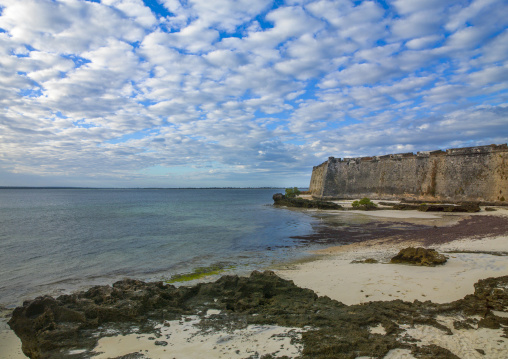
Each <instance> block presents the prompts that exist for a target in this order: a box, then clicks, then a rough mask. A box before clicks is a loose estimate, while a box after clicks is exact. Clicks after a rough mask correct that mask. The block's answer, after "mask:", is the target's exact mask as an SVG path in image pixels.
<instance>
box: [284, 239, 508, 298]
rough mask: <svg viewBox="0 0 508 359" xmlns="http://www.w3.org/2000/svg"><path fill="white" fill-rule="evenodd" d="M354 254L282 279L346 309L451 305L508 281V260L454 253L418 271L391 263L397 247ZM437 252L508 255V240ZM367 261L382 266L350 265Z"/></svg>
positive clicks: (305, 267) (298, 270) (468, 243)
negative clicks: (483, 284) (479, 286)
mask: <svg viewBox="0 0 508 359" xmlns="http://www.w3.org/2000/svg"><path fill="white" fill-rule="evenodd" d="M403 246H404V247H406V246H407V243H405V244H404V245H403ZM345 247H349V246H345ZM351 248H354V250H351V251H347V248H344V249H343V251H342V252H338V253H336V254H334V255H332V256H325V257H323V258H322V259H320V260H316V261H313V262H309V263H304V264H301V265H299V266H297V268H296V270H279V271H277V274H278V275H280V276H281V277H282V278H285V279H290V280H293V281H294V282H295V284H296V285H298V286H300V287H304V288H309V289H312V290H314V291H315V292H316V293H317V294H318V295H326V296H328V297H330V298H332V299H336V300H338V301H340V302H342V303H344V304H347V305H351V304H359V303H364V302H370V301H378V300H392V299H402V300H406V301H411V302H412V301H413V300H415V299H418V300H421V301H426V300H431V301H433V302H436V303H447V302H451V301H454V300H457V299H461V298H463V297H464V296H465V295H467V294H472V293H473V292H474V287H473V285H474V283H476V282H477V281H478V280H480V279H484V278H488V277H500V276H503V275H508V256H495V255H491V254H481V253H450V254H447V256H448V257H449V259H448V262H447V263H446V264H445V265H443V266H438V267H417V266H406V265H400V264H389V263H387V262H388V261H389V258H390V257H393V256H394V255H396V254H397V253H398V251H399V248H397V246H386V245H382V244H381V245H379V246H373V247H362V246H360V245H355V246H351ZM433 248H436V249H437V250H438V251H440V252H441V251H443V250H452V249H459V248H460V249H462V250H482V251H507V252H508V236H503V237H497V238H493V239H491V238H488V239H482V240H475V241H473V240H469V241H467V240H463V241H460V243H458V242H454V243H451V244H446V245H443V246H434V247H433ZM366 258H374V259H377V260H379V261H380V263H376V264H366V263H351V261H353V260H365V259H366Z"/></svg>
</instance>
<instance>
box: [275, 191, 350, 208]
mask: <svg viewBox="0 0 508 359" xmlns="http://www.w3.org/2000/svg"><path fill="white" fill-rule="evenodd" d="M272 198H273V202H274V204H275V205H276V206H286V207H298V208H317V209H335V210H337V209H342V206H341V205H339V204H336V203H333V202H326V201H319V200H309V199H304V198H298V197H287V196H285V195H283V194H282V193H276V194H274V195H273V197H272Z"/></svg>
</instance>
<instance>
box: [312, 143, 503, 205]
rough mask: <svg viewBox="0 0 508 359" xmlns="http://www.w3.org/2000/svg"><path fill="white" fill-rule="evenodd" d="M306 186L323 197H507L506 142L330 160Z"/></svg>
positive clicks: (495, 199)
mask: <svg viewBox="0 0 508 359" xmlns="http://www.w3.org/2000/svg"><path fill="white" fill-rule="evenodd" d="M309 187H310V188H309V190H310V192H311V194H312V196H314V197H316V198H321V199H334V198H335V199H338V198H346V199H347V198H349V199H352V198H361V197H369V198H371V199H401V198H407V199H415V200H424V201H450V202H463V201H479V202H504V201H508V146H507V145H506V144H503V145H490V146H479V147H466V148H453V149H448V150H446V151H425V152H418V153H417V154H416V155H415V154H414V153H400V154H390V155H384V156H372V157H359V158H344V159H340V158H334V157H330V158H328V161H326V162H324V163H322V164H321V165H319V166H316V167H314V169H313V171H312V177H311V181H310V186H309Z"/></svg>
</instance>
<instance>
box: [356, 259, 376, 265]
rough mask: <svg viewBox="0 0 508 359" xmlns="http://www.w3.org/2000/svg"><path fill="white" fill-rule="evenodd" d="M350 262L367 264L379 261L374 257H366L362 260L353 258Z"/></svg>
mask: <svg viewBox="0 0 508 359" xmlns="http://www.w3.org/2000/svg"><path fill="white" fill-rule="evenodd" d="M351 263H353V264H354V263H367V264H376V263H379V261H378V260H377V259H374V258H367V259H365V260H363V261H361V260H354V261H352V262H351Z"/></svg>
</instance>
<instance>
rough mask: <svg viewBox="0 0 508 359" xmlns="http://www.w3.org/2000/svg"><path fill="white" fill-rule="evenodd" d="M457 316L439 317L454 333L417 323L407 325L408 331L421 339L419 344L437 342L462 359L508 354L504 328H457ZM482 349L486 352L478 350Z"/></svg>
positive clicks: (498, 356)
mask: <svg viewBox="0 0 508 359" xmlns="http://www.w3.org/2000/svg"><path fill="white" fill-rule="evenodd" d="M456 319H457V318H453V317H438V321H439V322H440V323H441V324H443V325H445V326H446V327H448V328H449V329H450V330H451V331H452V333H453V335H447V334H446V333H445V332H444V331H442V330H439V329H437V328H436V327H432V326H427V325H415V326H414V327H413V328H410V327H409V326H406V329H405V330H406V333H405V334H407V335H409V336H410V337H412V338H414V339H417V340H419V341H420V342H418V344H417V345H418V346H422V345H430V344H435V345H438V346H440V347H442V348H445V349H448V350H449V351H451V352H452V353H453V354H455V355H456V356H458V357H459V358H461V359H480V358H482V359H483V358H506V357H507V356H508V339H507V338H505V337H503V335H504V333H503V330H502V329H488V328H476V329H469V330H467V329H459V330H457V329H455V328H454V327H453V321H454V320H456ZM477 349H479V350H482V351H483V352H484V354H481V353H480V352H478V350H477Z"/></svg>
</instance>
